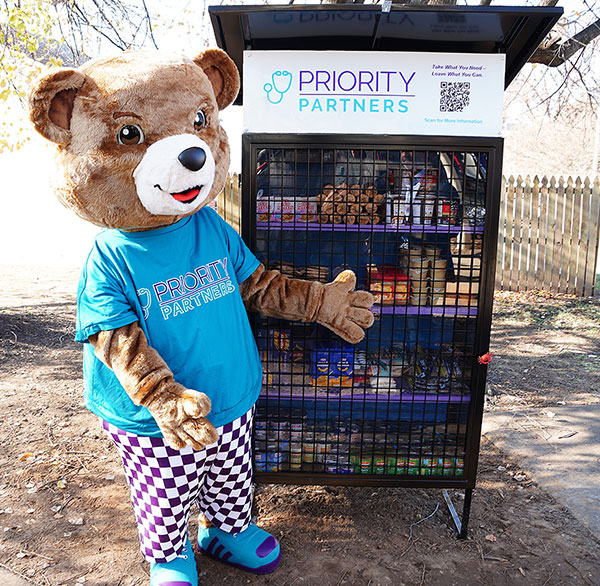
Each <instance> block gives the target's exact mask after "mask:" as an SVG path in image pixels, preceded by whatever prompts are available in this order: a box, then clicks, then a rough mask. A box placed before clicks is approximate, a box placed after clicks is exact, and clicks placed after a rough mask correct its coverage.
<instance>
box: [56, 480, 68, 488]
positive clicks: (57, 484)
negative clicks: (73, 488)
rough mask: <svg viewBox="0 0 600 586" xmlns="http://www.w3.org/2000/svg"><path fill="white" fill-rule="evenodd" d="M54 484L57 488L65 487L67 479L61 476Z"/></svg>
mask: <svg viewBox="0 0 600 586" xmlns="http://www.w3.org/2000/svg"><path fill="white" fill-rule="evenodd" d="M56 486H58V488H66V487H67V481H66V480H63V479H62V478H61V479H60V480H57V481H56Z"/></svg>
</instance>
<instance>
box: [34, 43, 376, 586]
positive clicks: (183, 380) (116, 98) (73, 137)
mask: <svg viewBox="0 0 600 586" xmlns="http://www.w3.org/2000/svg"><path fill="white" fill-rule="evenodd" d="M239 86H240V79H239V74H238V71H237V69H236V67H235V65H234V63H233V61H232V60H231V59H230V58H229V57H228V56H227V55H226V54H225V53H224V52H223V51H220V50H218V49H211V50H207V51H204V52H202V53H201V54H199V55H198V56H197V57H195V58H193V59H189V58H186V57H184V56H180V55H176V54H163V53H161V52H152V51H131V52H125V53H122V54H119V55H118V56H115V57H111V58H106V59H97V60H92V61H90V62H88V63H86V64H84V65H83V66H82V67H80V68H79V69H69V68H57V69H53V70H51V71H49V72H48V73H46V74H45V75H43V76H42V77H41V78H40V79H38V80H37V82H36V83H35V85H34V87H33V89H32V91H31V94H30V97H29V107H30V118H31V120H32V122H33V124H34V126H35V128H36V130H37V131H38V132H39V133H40V134H42V135H43V136H44V137H45V138H46V139H48V140H50V141H52V142H53V143H55V145H56V149H57V153H56V156H57V163H58V169H59V173H58V175H59V178H58V182H57V185H56V194H57V197H58V199H59V200H60V201H61V203H63V204H64V205H65V206H66V207H68V208H70V209H71V210H73V211H74V212H75V213H76V214H77V215H79V216H80V217H82V218H84V219H85V220H88V221H89V222H92V223H94V224H96V225H98V226H102V227H103V228H105V230H103V231H102V232H101V233H100V234H99V235H98V236H97V237H96V239H95V242H94V244H93V248H92V250H91V252H90V254H89V256H88V257H87V260H86V262H85V265H84V267H83V270H82V274H81V278H80V282H79V287H78V295H77V324H76V339H77V340H78V341H80V342H82V343H83V348H84V379H85V391H84V392H85V404H86V407H87V408H88V409H89V410H90V411H92V412H93V413H94V414H96V415H97V416H98V417H99V418H100V420H101V424H102V426H103V428H104V430H106V433H107V434H108V435H109V437H110V438H111V439H112V441H113V442H114V444H115V446H116V448H117V450H118V451H119V454H120V456H121V458H122V460H123V465H124V469H125V474H126V478H127V482H128V484H129V488H130V492H131V501H132V504H133V508H134V512H135V517H136V521H137V526H138V531H139V538H140V548H141V551H142V553H143V555H144V557H145V558H146V560H148V561H149V562H150V570H151V571H150V584H151V585H152V586H197V584H198V573H197V569H196V561H195V558H194V552H193V550H192V545H191V542H190V539H189V537H188V519H189V515H190V509H191V506H192V504H193V503H196V504H197V505H198V508H199V511H200V521H199V525H200V528H199V535H198V537H197V544H198V548H199V550H200V552H201V553H203V554H205V555H208V556H211V557H213V558H217V559H219V560H221V561H223V562H226V563H228V564H230V565H232V566H235V567H237V568H241V569H243V570H246V571H249V572H253V573H257V574H265V573H267V572H271V571H273V570H274V569H275V568H276V567H277V564H278V563H279V559H280V546H279V543H278V541H277V540H276V539H275V537H273V536H271V535H269V534H268V533H267V532H265V531H264V530H262V529H260V528H259V527H257V526H256V525H255V524H253V523H251V505H252V462H251V436H252V417H253V413H254V404H255V402H256V400H257V398H258V395H259V393H260V390H261V385H262V367H261V362H260V358H259V353H258V350H257V346H256V343H255V340H254V337H253V333H252V330H251V327H250V324H249V320H248V316H247V311H256V312H259V313H260V314H262V315H265V316H272V317H277V318H285V319H290V320H300V321H304V322H311V321H314V322H317V323H319V324H322V325H324V326H325V327H327V328H329V329H330V330H332V331H333V332H334V333H336V334H337V335H339V336H340V337H342V338H343V339H345V340H346V341H349V342H351V343H356V342H358V341H360V340H361V339H362V337H363V336H364V328H367V327H369V326H370V325H371V324H372V323H373V314H372V313H371V311H370V307H371V305H372V303H373V298H372V295H371V294H370V293H368V292H366V291H355V290H354V288H355V285H356V279H355V276H354V274H353V273H352V272H351V271H344V272H342V273H341V274H340V275H338V277H337V278H336V279H335V280H334V281H333V282H331V283H328V284H325V285H323V284H321V283H319V282H316V281H314V282H313V281H306V280H300V279H292V278H288V277H287V276H284V275H282V274H281V273H279V272H278V271H273V270H267V269H266V268H265V267H264V266H263V265H262V264H261V263H260V262H259V260H258V259H257V258H256V257H255V256H254V255H253V254H252V253H251V252H250V250H249V249H248V248H247V247H246V245H245V244H244V242H243V241H242V240H241V238H240V237H239V235H238V234H237V233H236V232H235V231H234V230H233V229H232V228H231V227H230V226H229V225H228V224H227V223H226V222H224V221H223V220H222V219H221V218H220V217H219V216H218V215H217V214H216V212H215V211H214V210H213V209H212V208H211V207H209V206H207V204H209V203H210V202H211V201H212V200H214V199H215V198H216V196H217V195H218V193H219V192H220V191H221V190H222V188H223V185H224V181H225V177H226V174H227V171H228V168H229V146H228V142H227V136H226V134H225V132H224V130H223V128H222V127H221V126H220V123H219V112H220V111H221V110H222V109H223V108H225V107H226V106H228V105H229V104H231V103H232V102H233V100H234V99H235V97H236V95H237V93H238V91H239ZM203 293H204V294H203Z"/></svg>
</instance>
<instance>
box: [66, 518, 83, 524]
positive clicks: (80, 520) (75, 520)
mask: <svg viewBox="0 0 600 586" xmlns="http://www.w3.org/2000/svg"><path fill="white" fill-rule="evenodd" d="M69 523H71V525H83V517H71V518H70V519H69Z"/></svg>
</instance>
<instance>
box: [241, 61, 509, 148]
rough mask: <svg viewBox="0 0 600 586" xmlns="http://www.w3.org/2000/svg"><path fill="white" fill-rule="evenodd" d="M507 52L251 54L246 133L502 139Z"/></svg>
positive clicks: (246, 87) (247, 64)
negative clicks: (396, 135) (398, 135)
mask: <svg viewBox="0 0 600 586" xmlns="http://www.w3.org/2000/svg"><path fill="white" fill-rule="evenodd" d="M504 65H505V56H504V55H501V54H493V55H487V54H486V55H481V54H471V53H392V52H356V53H354V52H345V51H246V52H245V53H244V130H245V131H246V132H265V133H284V132H294V133H298V132H302V133H331V134H339V133H353V134H417V135H420V134H425V135H438V136H500V135H501V132H502V107H503V100H504Z"/></svg>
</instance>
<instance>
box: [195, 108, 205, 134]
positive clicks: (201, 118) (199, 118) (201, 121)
mask: <svg viewBox="0 0 600 586" xmlns="http://www.w3.org/2000/svg"><path fill="white" fill-rule="evenodd" d="M206 124H207V122H206V114H205V113H204V111H203V110H198V112H196V117H195V118H194V130H196V131H198V132H199V131H200V130H202V129H203V128H205V127H206Z"/></svg>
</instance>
